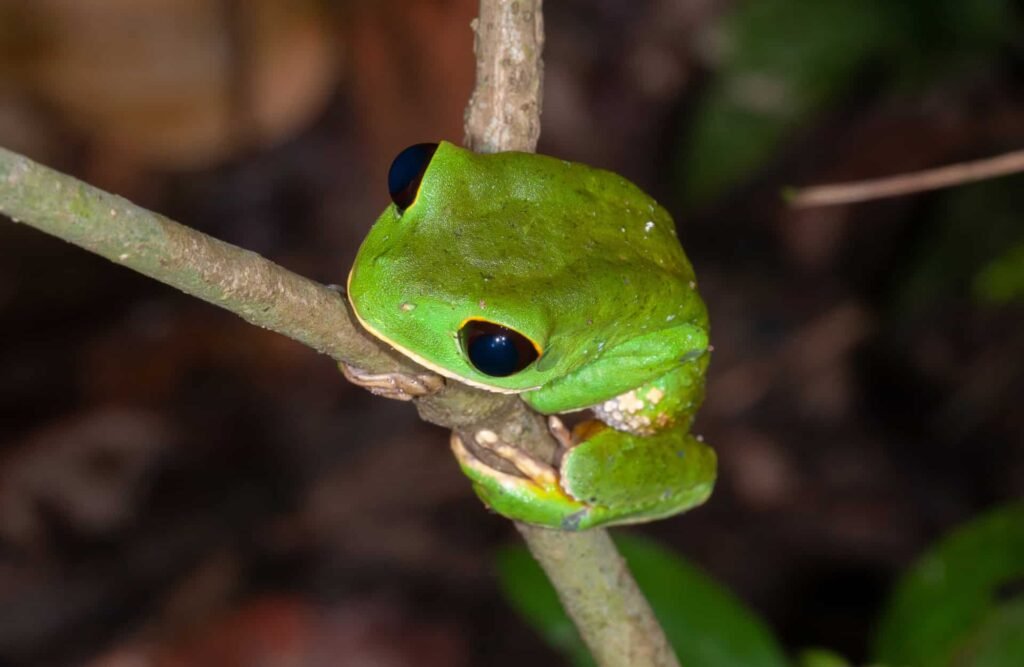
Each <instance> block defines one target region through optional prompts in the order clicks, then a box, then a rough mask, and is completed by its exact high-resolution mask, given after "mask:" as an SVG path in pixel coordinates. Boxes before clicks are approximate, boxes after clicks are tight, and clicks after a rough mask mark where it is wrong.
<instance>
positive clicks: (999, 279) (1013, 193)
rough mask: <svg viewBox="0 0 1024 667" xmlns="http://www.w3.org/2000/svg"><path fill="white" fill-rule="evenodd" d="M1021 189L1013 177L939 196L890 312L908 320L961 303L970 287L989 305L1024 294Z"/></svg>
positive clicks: (1023, 202) (1021, 180)
mask: <svg viewBox="0 0 1024 667" xmlns="http://www.w3.org/2000/svg"><path fill="white" fill-rule="evenodd" d="M1022 185H1024V177H1020V176H1015V177H1012V178H1006V179H1000V180H993V181H986V182H982V183H978V184H976V185H970V186H964V187H960V188H956V189H954V190H951V191H949V192H948V193H946V194H945V195H943V196H942V199H941V200H940V204H939V205H938V207H937V208H936V214H935V215H934V216H931V219H930V220H929V221H928V228H927V229H926V230H925V231H926V234H925V237H926V238H925V240H924V241H923V242H922V243H921V244H920V246H919V250H918V253H917V256H916V257H914V258H913V259H911V261H910V262H909V263H908V264H907V273H906V274H905V275H904V276H903V277H902V279H901V280H900V282H899V286H898V291H897V294H896V298H895V301H894V303H893V304H892V306H893V309H894V312H896V313H898V314H901V316H912V315H915V314H919V313H921V312H922V311H926V310H928V309H929V308H930V307H931V306H932V305H933V304H936V303H942V302H943V301H944V300H945V299H948V298H949V297H950V296H960V297H967V296H969V295H970V293H971V290H972V283H973V290H974V294H975V295H978V296H982V297H985V298H986V300H988V301H992V302H1001V301H1008V300H1010V299H1012V298H1013V296H1014V295H1015V294H1019V293H1020V291H1021V290H1024V251H1022V250H1021V249H1024V246H1022V245H1020V244H1022V243H1024V224H1022V221H1021V211H1022V210H1024V209H1022V205H1024V197H1022V196H1021V192H1022V189H1021V186H1022ZM1007 248H1010V250H1009V251H1008V250H1007ZM1015 253H1016V254H1015ZM993 257H997V258H999V259H997V260H995V261H992V258H993Z"/></svg>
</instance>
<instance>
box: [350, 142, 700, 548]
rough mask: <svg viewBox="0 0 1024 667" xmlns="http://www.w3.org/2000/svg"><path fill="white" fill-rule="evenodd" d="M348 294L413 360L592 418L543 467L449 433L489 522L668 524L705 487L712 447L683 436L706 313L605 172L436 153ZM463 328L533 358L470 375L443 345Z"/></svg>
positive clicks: (630, 197) (639, 207)
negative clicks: (535, 353) (496, 372)
mask: <svg viewBox="0 0 1024 667" xmlns="http://www.w3.org/2000/svg"><path fill="white" fill-rule="evenodd" d="M348 294H349V298H350V300H351V302H352V307H353V309H354V310H355V312H356V315H357V316H358V318H359V320H360V321H361V322H362V323H363V325H364V326H365V327H366V328H367V329H368V330H369V331H370V332H371V333H373V334H374V335H375V336H377V337H379V338H381V339H382V340H384V341H385V342H387V343H388V344H390V345H392V346H393V347H395V348H396V349H397V350H399V351H400V352H402V353H403V354H405V355H407V356H409V357H410V358H412V359H414V360H415V361H417V362H419V363H420V364H422V365H424V366H426V367H427V368H430V369H432V370H434V371H436V372H438V373H440V374H442V375H444V376H447V377H450V378H454V379H456V380H458V381H460V382H464V383H467V384H470V385H473V386H475V387H480V388H483V389H486V390H489V391H495V392H502V393H516V394H519V395H520V396H521V398H522V399H523V400H524V401H526V402H527V403H528V404H529V405H530V406H531V407H533V408H534V409H536V410H537V411H539V412H541V413H544V414H556V413H562V412H571V411H575V410H580V409H584V408H594V410H595V414H596V415H597V417H598V418H599V419H601V420H602V421H603V422H605V423H607V424H608V425H609V426H611V427H613V428H603V429H595V428H586V429H582V430H581V432H584V436H583V439H582V441H581V442H575V443H571V445H570V447H569V448H568V449H567V450H566V451H565V452H564V453H563V454H562V456H561V461H560V463H559V465H558V467H557V469H554V468H551V467H549V466H546V465H545V464H544V463H542V462H539V461H535V460H533V459H531V458H530V457H529V456H528V455H526V454H524V453H522V452H521V451H511V450H512V448H510V447H507V446H504V443H499V442H496V440H497V437H496V436H495V434H494V433H492V432H490V431H483V432H480V433H477V434H476V437H475V442H474V443H472V446H470V447H466V446H465V444H464V443H462V442H461V440H459V439H458V438H454V439H453V448H454V450H455V453H456V455H457V456H458V459H459V463H460V465H461V466H462V469H463V471H464V472H465V473H466V475H467V476H469V477H470V479H471V480H472V482H473V485H474V488H475V490H476V492H477V494H478V495H479V496H480V497H481V499H482V500H483V501H484V502H485V503H486V504H487V505H488V506H490V507H491V508H493V509H494V510H495V511H497V512H499V513H500V514H503V515H505V516H507V517H509V518H511V519H515V520H518V521H525V522H527V523H532V524H538V525H543V526H549V527H554V528H561V529H566V530H581V529H586V528H591V527H594V526H598V525H607V524H621V523H635V522H641V521H649V520H653V519H657V518H661V517H665V516H669V515H672V514H676V513H678V512H681V511H684V510H686V509H689V508H690V507H693V506H695V505H698V504H700V503H702V502H704V500H706V499H707V497H708V496H709V495H710V493H711V488H712V486H713V484H714V479H715V468H716V463H715V456H714V453H713V452H712V451H711V449H710V448H709V447H707V446H706V445H704V444H703V442H701V441H700V439H699V438H697V437H694V436H692V435H690V434H689V433H688V429H689V427H690V423H691V421H692V419H693V415H694V412H695V411H696V409H697V408H698V406H699V405H700V403H701V400H702V399H703V395H704V373H705V368H706V367H707V361H708V356H709V348H708V320H707V311H706V309H705V307H704V303H703V302H702V301H701V298H700V296H699V295H698V293H697V291H696V283H695V282H694V275H693V268H692V267H691V266H690V263H689V261H688V260H687V258H686V255H685V254H684V253H683V249H682V247H681V246H680V245H679V241H678V239H677V238H676V233H675V225H674V224H673V222H672V219H671V218H670V217H669V215H668V213H667V212H666V211H665V210H664V209H663V208H661V207H660V206H659V205H658V204H657V203H656V202H655V201H654V200H653V199H651V198H650V197H649V196H647V195H646V194H645V193H643V192H642V191H641V190H640V189H639V188H637V187H636V186H635V185H633V184H632V183H630V182H629V181H627V180H626V179H624V178H623V177H621V176H619V175H617V174H613V173H611V172H607V171H603V170H600V169H594V168H592V167H588V166H585V165H581V164H576V163H571V162H566V161H563V160H558V159H555V158H551V157H547V156H542V155H535V154H531V153H498V154H493V155H480V154H476V153H473V152H470V151H467V150H464V149H462V148H459V147H457V146H454V145H453V144H450V143H441V144H440V146H439V147H438V149H437V151H436V153H435V154H434V156H433V158H432V160H431V162H430V165H429V166H428V167H427V169H426V171H425V173H424V175H423V179H422V181H421V183H420V188H419V192H418V194H417V195H416V199H415V201H414V202H413V204H412V205H410V206H409V207H408V208H407V209H406V210H405V211H403V212H401V213H399V211H398V210H397V209H396V207H395V206H394V205H392V206H389V207H388V208H387V209H386V210H385V211H384V213H383V214H382V215H381V216H380V218H379V219H378V220H377V222H376V224H375V225H374V226H373V228H372V229H371V230H370V233H369V235H368V236H367V237H366V240H365V241H364V242H363V245H362V247H361V248H360V249H359V254H358V256H357V257H356V261H355V264H354V265H353V267H352V272H351V274H350V275H349V283H348ZM467 320H485V321H489V322H494V323H497V324H500V325H502V326H505V327H508V328H510V329H514V330H516V331H518V332H519V333H521V334H523V335H524V336H526V337H527V338H528V339H530V341H532V342H533V343H534V345H535V346H536V347H537V348H538V349H539V350H540V351H541V355H540V357H539V358H538V359H537V360H536V361H534V362H533V363H532V364H531V365H530V366H527V367H526V368H525V369H523V370H522V371H520V372H518V373H515V374H513V375H510V376H507V377H492V376H489V375H485V374H483V373H481V372H480V371H478V370H477V369H476V368H475V367H474V366H473V365H472V364H471V363H470V361H469V360H468V358H467V356H466V354H465V352H464V350H463V348H462V344H461V342H460V336H459V330H460V329H461V327H462V326H463V324H464V323H465V322H466V321H467ZM595 431H596V433H595ZM481 450H486V452H487V453H483V454H482V453H481ZM510 469H511V470H515V471H516V472H515V473H512V472H509V470H510Z"/></svg>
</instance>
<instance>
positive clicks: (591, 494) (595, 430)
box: [559, 423, 717, 528]
mask: <svg viewBox="0 0 1024 667" xmlns="http://www.w3.org/2000/svg"><path fill="white" fill-rule="evenodd" d="M594 424H596V423H591V424H588V425H587V426H586V427H584V428H585V429H586V430H589V431H590V432H589V433H588V434H587V436H588V437H587V439H586V440H584V441H583V442H581V443H579V444H578V445H576V446H575V447H573V448H572V449H571V450H569V451H568V452H567V453H566V455H565V456H564V457H563V458H562V465H561V466H560V470H559V472H560V477H561V480H562V486H563V487H564V489H565V491H566V492H567V493H568V494H569V495H570V496H571V497H573V498H575V499H577V500H579V501H580V502H582V503H584V504H585V505H586V506H587V507H588V508H589V511H588V513H587V514H586V515H581V516H579V519H580V520H581V521H582V522H583V523H584V524H585V525H581V526H579V527H580V528H586V527H590V526H597V525H607V524H626V523H639V522H642V521H653V520H655V519H660V518H663V517H666V516H671V515H673V514H677V513H679V512H683V511H685V510H688V509H691V508H693V507H695V506H697V505H700V504H701V503H703V502H704V501H705V500H707V499H708V497H709V496H710V495H711V490H712V488H713V487H714V483H715V476H716V472H717V461H716V458H715V453H714V451H713V450H712V449H711V448H710V447H708V446H707V445H705V444H704V442H703V440H702V439H701V438H699V437H697V436H694V435H691V434H689V433H686V432H685V431H683V430H681V429H670V430H667V431H661V432H659V433H655V434H653V435H649V436H639V435H632V434H630V433H623V432H621V431H617V430H615V429H612V428H609V427H603V428H602V427H601V426H600V425H597V426H594Z"/></svg>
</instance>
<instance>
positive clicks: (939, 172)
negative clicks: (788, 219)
mask: <svg viewBox="0 0 1024 667" xmlns="http://www.w3.org/2000/svg"><path fill="white" fill-rule="evenodd" d="M1021 171H1024V150H1019V151H1012V152H1010V153H1004V154H1003V155H997V156H996V157H991V158H985V159H983V160H973V161H971V162H960V163H957V164H951V165H947V166H945V167H938V168H936V169H927V170H925V171H918V172H914V173H910V174H900V175H898V176H889V177H887V178H877V179H872V180H869V181H853V182H850V183H834V184H831V185H817V186H814V187H809V188H803V189H799V190H794V191H792V192H788V193H786V195H785V198H786V200H787V202H788V203H789V205H790V206H792V207H793V208H807V207H809V206H831V205H835V204H851V203H854V202H863V201H870V200H872V199H882V198H885V197H899V196H900V195H908V194H913V193H915V192H925V191H927V190H937V189H939V188H948V187H950V186H953V185H961V184H963V183H972V182H974V181H983V180H985V179H988V178H995V177H996V176H1006V175H1009V174H1016V173H1018V172H1021Z"/></svg>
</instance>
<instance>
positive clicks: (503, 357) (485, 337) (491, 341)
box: [459, 320, 537, 377]
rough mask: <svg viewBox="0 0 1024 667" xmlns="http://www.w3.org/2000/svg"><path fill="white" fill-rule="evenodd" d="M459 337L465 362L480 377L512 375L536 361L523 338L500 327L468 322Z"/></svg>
mask: <svg viewBox="0 0 1024 667" xmlns="http://www.w3.org/2000/svg"><path fill="white" fill-rule="evenodd" d="M459 335H460V336H461V339H462V349H464V350H465V351H466V356H467V357H469V361H470V362H471V363H472V364H473V365H474V366H475V367H476V369H477V370H478V371H480V372H481V373H483V374H484V375H490V376H491V377H505V376H506V375H512V374H513V373H518V372H519V371H521V370H523V369H524V368H526V367H527V366H529V365H530V364H531V363H533V360H534V359H536V358H537V349H536V348H535V347H534V346H533V343H531V342H530V340H529V339H528V338H527V337H526V336H524V335H523V334H521V333H519V332H518V331H513V330H512V329H508V328H506V327H503V326H501V325H500V324H494V323H493V322H483V321H480V320H470V321H469V322H467V323H466V324H465V325H464V326H463V327H462V331H460V332H459Z"/></svg>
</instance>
